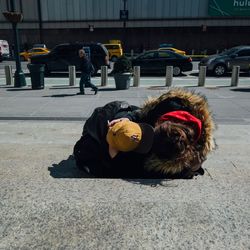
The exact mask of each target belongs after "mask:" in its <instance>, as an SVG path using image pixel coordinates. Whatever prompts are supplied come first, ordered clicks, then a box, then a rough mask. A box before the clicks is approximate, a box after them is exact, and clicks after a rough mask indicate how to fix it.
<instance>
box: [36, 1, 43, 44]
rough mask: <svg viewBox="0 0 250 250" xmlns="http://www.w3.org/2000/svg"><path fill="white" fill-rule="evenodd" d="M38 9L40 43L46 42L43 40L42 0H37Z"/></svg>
mask: <svg viewBox="0 0 250 250" xmlns="http://www.w3.org/2000/svg"><path fill="white" fill-rule="evenodd" d="M37 10H38V21H39V36H40V43H44V41H43V20H42V7H41V0H37Z"/></svg>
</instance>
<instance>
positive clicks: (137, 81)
mask: <svg viewBox="0 0 250 250" xmlns="http://www.w3.org/2000/svg"><path fill="white" fill-rule="evenodd" d="M140 75H141V69H140V66H134V77H133V86H134V87H139V86H140Z"/></svg>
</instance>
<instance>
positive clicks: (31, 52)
mask: <svg viewBox="0 0 250 250" xmlns="http://www.w3.org/2000/svg"><path fill="white" fill-rule="evenodd" d="M49 52H50V51H49V50H48V49H47V48H33V49H30V50H28V51H24V52H21V53H20V58H21V60H22V61H28V60H29V58H30V57H31V56H35V55H42V54H48V53H49Z"/></svg>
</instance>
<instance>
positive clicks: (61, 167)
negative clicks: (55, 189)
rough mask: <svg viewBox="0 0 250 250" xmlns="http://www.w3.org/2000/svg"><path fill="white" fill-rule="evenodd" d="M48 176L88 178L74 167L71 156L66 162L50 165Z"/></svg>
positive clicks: (73, 160)
mask: <svg viewBox="0 0 250 250" xmlns="http://www.w3.org/2000/svg"><path fill="white" fill-rule="evenodd" d="M48 171H50V176H52V177H54V178H90V176H89V175H88V174H87V173H85V172H83V171H81V170H79V169H78V168H77V167H76V164H75V159H74V157H73V155H70V156H69V157H68V159H67V160H62V161H61V162H59V163H58V164H52V166H51V167H48Z"/></svg>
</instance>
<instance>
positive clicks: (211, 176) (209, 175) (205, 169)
mask: <svg viewBox="0 0 250 250" xmlns="http://www.w3.org/2000/svg"><path fill="white" fill-rule="evenodd" d="M204 169H205V171H206V172H207V174H208V176H209V177H210V178H211V180H213V179H214V178H213V177H212V175H211V174H210V173H209V171H208V170H207V169H206V168H204Z"/></svg>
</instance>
